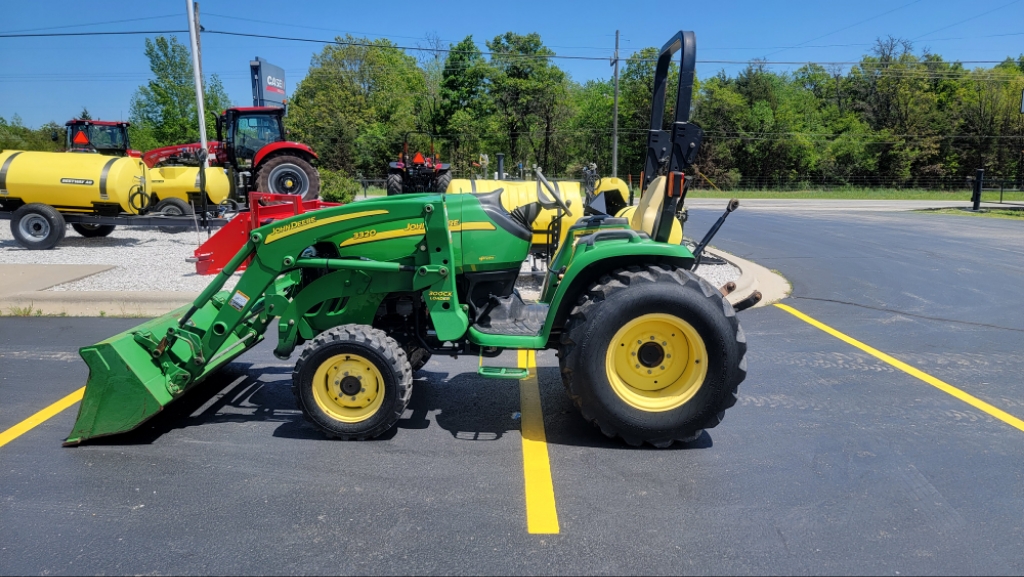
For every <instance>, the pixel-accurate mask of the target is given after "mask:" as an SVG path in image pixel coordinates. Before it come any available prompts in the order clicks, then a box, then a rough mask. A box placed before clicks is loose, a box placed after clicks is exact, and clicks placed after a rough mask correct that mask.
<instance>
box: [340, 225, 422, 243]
mask: <svg viewBox="0 0 1024 577" xmlns="http://www.w3.org/2000/svg"><path fill="white" fill-rule="evenodd" d="M424 234H425V232H424V230H423V229H422V228H421V229H419V230H407V229H404V228H400V229H396V230H385V231H384V232H378V233H376V234H374V235H373V236H365V237H362V238H350V239H348V240H343V241H341V244H339V245H338V246H340V247H346V246H353V245H357V244H365V243H368V242H377V241H381V240H392V239H396V238H405V237H407V236H423V235H424Z"/></svg>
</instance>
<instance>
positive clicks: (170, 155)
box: [142, 106, 320, 204]
mask: <svg viewBox="0 0 1024 577" xmlns="http://www.w3.org/2000/svg"><path fill="white" fill-rule="evenodd" d="M285 136H286V132H285V128H284V109H283V108H279V107H276V106H250V107H241V108H229V109H227V110H225V111H224V112H223V114H221V115H220V116H218V117H217V140H215V141H211V142H209V143H208V145H207V149H208V150H209V159H210V166H218V167H223V168H224V169H225V170H227V173H228V174H227V176H228V181H229V186H230V188H231V194H230V198H233V199H235V200H236V201H237V202H239V203H240V204H242V203H244V202H245V200H246V198H247V194H248V193H249V192H253V191H257V190H258V191H261V192H271V193H275V194H294V195H298V196H300V197H301V198H302V199H303V200H314V199H316V198H317V197H318V196H319V195H320V173H318V172H317V170H316V168H315V167H314V166H313V163H314V162H316V160H317V159H318V156H317V154H316V153H315V152H313V149H312V148H310V147H309V146H307V145H305V144H302V143H299V142H292V141H289V140H287V139H286V138H285ZM199 148H200V144H199V143H197V142H196V143H191V144H180V145H173V146H165V147H163V148H157V149H154V150H150V151H149V152H147V153H145V154H144V155H143V156H142V160H143V161H144V162H145V163H146V165H147V166H149V167H150V168H155V167H160V166H174V165H181V166H198V165H199V163H200V161H199V156H198V152H199Z"/></svg>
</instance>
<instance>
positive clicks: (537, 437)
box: [519, 351, 558, 535]
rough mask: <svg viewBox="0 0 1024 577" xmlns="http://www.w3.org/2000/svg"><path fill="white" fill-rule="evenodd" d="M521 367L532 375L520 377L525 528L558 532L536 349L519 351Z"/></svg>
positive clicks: (549, 532) (543, 531)
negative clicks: (538, 382)
mask: <svg viewBox="0 0 1024 577" xmlns="http://www.w3.org/2000/svg"><path fill="white" fill-rule="evenodd" d="M519 368H521V369H527V370H529V371H530V376H529V377H527V378H525V379H523V380H521V381H519V411H520V413H521V419H522V421H521V423H522V433H523V474H524V477H525V479H526V529H527V531H528V532H530V533H535V534H549V535H551V534H557V533H558V511H557V510H556V509H555V485H554V483H553V482H552V481H551V462H550V461H549V460H548V444H547V437H546V436H545V435H544V413H543V411H542V409H541V404H540V386H539V385H538V384H537V353H536V352H534V351H519Z"/></svg>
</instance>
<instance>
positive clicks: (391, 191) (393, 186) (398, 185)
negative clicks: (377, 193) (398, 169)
mask: <svg viewBox="0 0 1024 577" xmlns="http://www.w3.org/2000/svg"><path fill="white" fill-rule="evenodd" d="M397 194H402V175H401V174H389V175H388V196H395V195H397Z"/></svg>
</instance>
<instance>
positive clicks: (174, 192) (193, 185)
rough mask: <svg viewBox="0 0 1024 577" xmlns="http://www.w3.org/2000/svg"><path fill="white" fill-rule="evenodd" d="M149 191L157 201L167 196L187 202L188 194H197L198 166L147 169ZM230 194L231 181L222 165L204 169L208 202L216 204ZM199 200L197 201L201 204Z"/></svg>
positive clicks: (188, 199) (154, 200)
mask: <svg viewBox="0 0 1024 577" xmlns="http://www.w3.org/2000/svg"><path fill="white" fill-rule="evenodd" d="M148 182H149V192H150V194H152V195H153V196H155V197H156V198H154V199H153V202H154V204H155V203H156V202H157V201H161V200H166V199H168V198H180V199H181V200H184V201H185V202H189V201H190V200H192V199H190V198H189V195H190V194H191V195H193V196H198V194H199V167H198V166H159V167H157V168H150V169H149V180H148ZM230 194H231V183H230V182H229V181H228V175H227V173H226V172H225V171H224V169H223V168H222V167H219V166H211V167H209V168H207V169H206V195H207V196H208V197H209V199H210V203H211V204H214V205H217V204H220V203H222V202H224V201H225V200H226V199H227V198H228V196H229V195H230ZM201 202H202V201H201V200H199V201H198V203H200V204H201Z"/></svg>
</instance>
